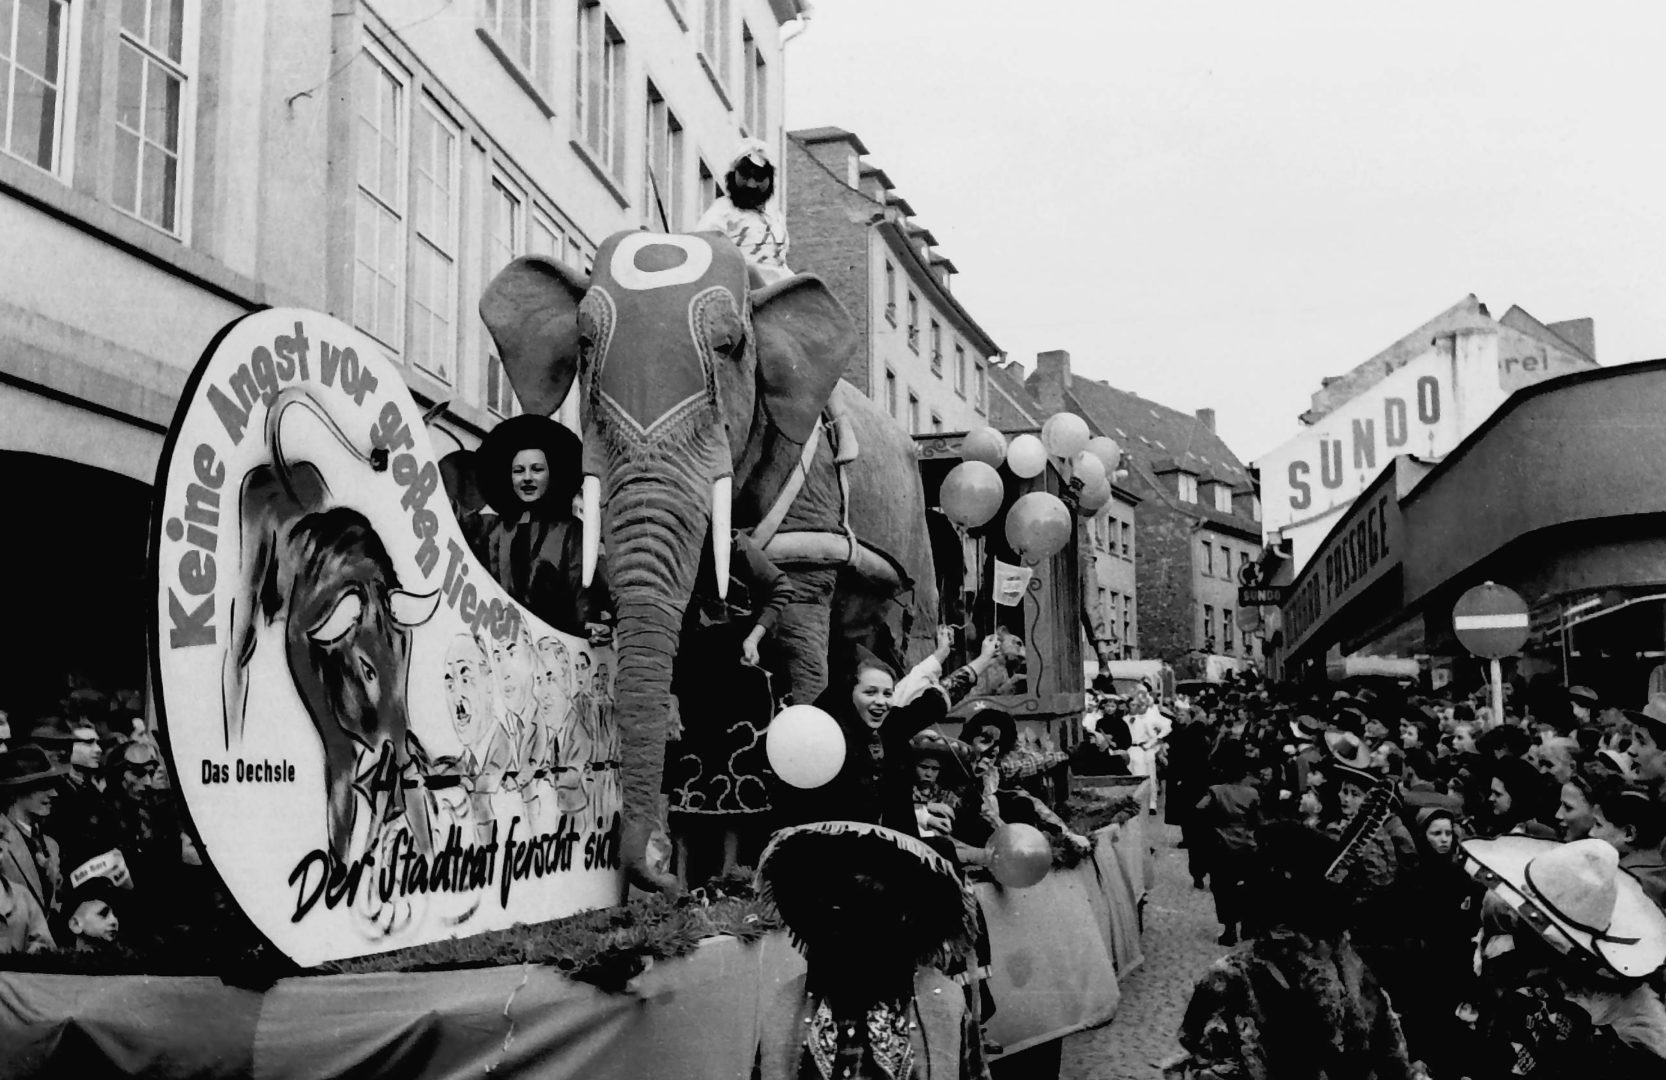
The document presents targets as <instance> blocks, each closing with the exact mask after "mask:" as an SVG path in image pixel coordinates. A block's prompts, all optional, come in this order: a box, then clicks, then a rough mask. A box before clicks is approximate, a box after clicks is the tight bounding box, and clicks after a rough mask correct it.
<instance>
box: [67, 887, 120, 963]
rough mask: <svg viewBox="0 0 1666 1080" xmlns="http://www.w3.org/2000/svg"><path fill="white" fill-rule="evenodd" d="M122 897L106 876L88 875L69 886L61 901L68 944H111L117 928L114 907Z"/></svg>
mask: <svg viewBox="0 0 1666 1080" xmlns="http://www.w3.org/2000/svg"><path fill="white" fill-rule="evenodd" d="M123 899H124V897H123V896H122V893H121V890H120V889H118V888H117V887H116V885H115V883H114V882H112V881H111V880H110V879H109V878H106V877H99V876H94V877H90V878H88V879H87V880H86V881H84V882H82V883H81V884H80V885H78V886H76V887H75V888H74V889H73V890H71V892H70V895H69V900H68V901H66V902H65V904H64V912H65V914H66V915H67V918H66V919H65V920H64V928H65V929H66V930H67V931H68V934H67V935H66V936H67V937H68V939H69V941H70V943H71V948H75V949H80V950H90V949H102V948H105V947H107V946H109V945H112V944H114V943H115V942H116V940H117V935H118V934H119V933H120V932H121V920H120V919H119V918H118V917H117V916H116V908H117V907H119V906H120V905H121V902H122V900H123Z"/></svg>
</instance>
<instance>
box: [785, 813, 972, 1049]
mask: <svg viewBox="0 0 1666 1080" xmlns="http://www.w3.org/2000/svg"><path fill="white" fill-rule="evenodd" d="M758 887H759V891H760V892H761V894H762V895H763V897H764V898H765V899H766V900H768V901H769V902H771V903H773V904H774V905H775V907H776V909H777V910H778V911H779V912H780V914H781V919H782V921H783V922H785V923H786V925H787V930H788V932H789V933H790V934H791V936H792V939H793V942H794V944H796V945H797V946H798V948H799V949H800V951H802V952H803V953H804V959H805V962H806V971H805V973H804V975H802V976H800V977H798V978H796V979H792V980H790V981H788V982H786V983H784V984H783V985H782V986H781V987H780V989H779V990H778V991H777V992H776V993H775V994H774V995H773V996H772V997H771V998H770V999H769V1000H767V1001H766V1002H765V1003H764V1009H763V1016H762V1018H761V1028H760V1045H759V1053H758V1071H757V1075H759V1076H760V1077H762V1078H763V1080H796V1078H799V1077H806V1076H810V1077H817V1076H819V1077H844V1076H851V1077H874V1076H887V1077H895V1078H898V1080H901V1078H903V1077H913V1076H934V1077H943V1078H956V1077H970V1076H975V1075H978V1072H979V1061H978V1052H979V1049H980V1046H981V1044H980V1041H979V1038H978V1035H977V1023H976V1020H975V1019H974V1018H973V1016H972V1014H971V1010H970V1009H969V1008H968V1005H967V998H966V995H965V994H964V993H963V992H962V991H961V988H960V987H959V986H957V985H956V984H955V983H953V982H951V981H950V980H949V979H948V978H947V977H946V976H944V974H943V973H942V970H941V967H942V965H943V964H945V963H947V962H948V961H949V959H950V958H951V957H954V956H956V955H960V954H964V952H965V951H966V950H967V949H968V948H969V947H970V945H971V942H972V940H973V938H974V936H975V934H976V925H977V923H976V920H977V910H976V905H977V901H976V899H975V898H973V897H972V895H971V894H970V893H969V892H967V891H966V890H965V889H963V888H962V887H961V882H960V879H959V877H958V876H957V875H956V874H955V870H954V867H953V866H951V865H950V864H949V862H948V860H946V859H944V858H943V857H942V856H941V855H938V854H937V853H936V852H934V851H932V850H931V849H930V848H929V847H927V846H926V845H925V844H923V843H921V842H920V841H919V840H916V839H914V838H913V837H911V836H905V835H903V834H902V833H899V832H897V831H895V830H893V829H887V828H885V827H883V826H879V825H872V824H869V823H867V822H858V821H822V822H816V823H814V824H810V825H800V826H797V827H795V828H790V829H783V830H781V831H780V832H778V833H776V834H775V836H774V838H773V839H771V840H770V842H769V846H768V847H766V848H765V849H764V853H763V856H762V857H761V858H760V860H759V863H758Z"/></svg>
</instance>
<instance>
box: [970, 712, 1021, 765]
mask: <svg viewBox="0 0 1666 1080" xmlns="http://www.w3.org/2000/svg"><path fill="white" fill-rule="evenodd" d="M985 727H993V728H994V729H995V731H996V742H995V745H996V748H997V750H998V752H999V753H1002V754H1004V753H1006V752H1007V751H1009V750H1011V749H1012V748H1013V747H1015V746H1017V745H1018V723H1017V721H1015V720H1013V718H1012V715H1011V714H1010V713H1008V712H1006V711H1005V710H1003V709H998V708H996V707H995V706H993V705H987V704H985V705H982V706H981V707H980V708H978V709H977V711H975V712H973V713H972V715H970V716H968V717H967V718H966V722H965V723H964V724H962V725H961V728H960V740H961V741H962V742H965V743H970V742H971V741H972V738H971V737H972V736H973V735H974V734H975V733H976V732H977V731H978V730H979V729H980V728H985Z"/></svg>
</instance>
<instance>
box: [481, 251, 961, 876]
mask: <svg viewBox="0 0 1666 1080" xmlns="http://www.w3.org/2000/svg"><path fill="white" fill-rule="evenodd" d="M480 313H481V317H482V318H483V319H484V321H485V323H486V326H487V328H488V330H489V331H490V332H491V335H492V338H493V341H494V342H495V343H496V345H497V347H498V352H499V355H500V356H501V358H502V360H503V364H504V370H505V372H506V373H507V374H508V377H509V380H510V382H511V384H512V385H513V386H514V388H515V392H516V394H517V395H518V396H519V398H520V401H521V403H522V405H523V407H524V408H525V409H526V410H527V411H528V412H538V413H546V414H547V413H549V412H551V411H553V410H554V409H555V408H556V407H557V406H559V405H560V403H561V402H562V401H563V400H564V399H565V398H566V396H567V392H568V390H569V389H570V388H571V386H572V384H573V380H574V379H575V377H576V378H577V379H578V380H579V389H580V401H581V415H582V417H583V428H584V430H583V436H584V471H585V480H584V501H585V514H584V518H585V530H586V532H585V547H584V550H585V561H586V567H587V572H588V567H589V566H591V565H593V559H594V553H595V551H596V550H597V545H598V542H601V543H605V545H606V550H607V555H608V576H609V585H610V587H611V589H612V591H613V597H614V602H615V607H616V609H617V610H616V616H617V624H616V629H615V633H616V636H615V645H616V647H617V651H618V668H617V673H616V678H615V693H616V707H615V715H616V717H617V718H618V723H619V729H620V734H621V740H622V747H621V750H622V759H623V760H622V765H621V771H622V774H623V776H622V779H623V781H624V795H625V813H624V833H623V836H622V838H621V856H622V858H623V859H624V862H625V867H626V870H627V871H628V873H629V874H630V877H631V879H632V881H633V882H634V883H636V884H638V885H641V886H644V887H650V888H668V887H672V886H673V885H674V879H672V878H671V877H670V876H669V874H668V873H667V871H666V868H665V866H664V864H663V861H662V860H663V858H664V857H665V856H666V855H668V853H669V847H668V845H666V844H665V843H664V833H663V826H662V823H661V821H660V812H659V794H660V784H661V779H662V775H663V771H664V765H665V741H666V737H667V734H668V726H669V720H670V716H671V676H672V663H673V658H674V656H675V653H676V650H677V643H678V635H679V633H680V630H681V627H682V622H683V614H684V610H685V609H686V607H687V605H688V602H689V598H690V595H691V593H692V591H693V588H694V585H695V578H696V574H697V571H698V569H699V564H700V561H701V554H702V552H701V545H702V544H706V543H710V544H711V545H712V546H713V558H714V565H715V566H716V567H717V569H718V573H717V580H718V581H719V582H727V579H728V574H727V567H728V562H729V544H730V529H731V527H733V528H736V529H742V530H747V531H750V532H751V533H752V535H753V537H754V539H755V540H758V541H760V542H762V543H763V545H764V549H765V551H766V553H767V554H769V555H770V557H771V558H772V559H773V560H774V561H775V562H776V563H777V564H778V565H780V566H781V568H782V569H783V570H786V571H788V572H789V573H790V574H792V575H793V576H794V579H795V594H796V595H797V596H798V597H800V598H801V602H799V603H795V604H794V605H793V606H792V608H791V609H790V610H789V613H788V616H787V617H786V618H784V619H783V622H782V627H781V628H780V630H779V636H780V637H781V639H782V643H783V647H784V648H786V649H787V650H788V651H789V654H790V656H791V658H792V659H791V664H790V672H791V678H792V681H793V683H794V685H793V690H792V692H793V694H794V697H795V698H796V699H797V700H799V701H809V700H811V699H812V698H813V697H814V696H815V694H816V692H818V691H819V690H820V689H821V686H822V685H823V684H825V682H826V680H827V671H828V658H829V655H830V654H831V655H833V656H834V657H835V659H837V658H838V657H839V656H840V654H841V650H843V649H848V648H849V644H848V642H849V639H850V637H851V636H859V637H861V638H863V639H864V640H865V641H866V642H868V643H872V644H878V645H882V646H885V645H888V646H890V649H891V651H892V652H893V653H894V654H898V655H906V656H907V657H908V658H909V659H913V658H916V657H918V656H919V655H921V654H922V653H923V652H925V651H929V649H930V639H931V637H932V634H933V630H934V625H933V621H934V619H935V617H936V604H937V600H936V590H935V584H934V579H933V574H932V570H931V561H930V560H931V549H930V543H929V540H928V538H927V535H926V522H925V507H924V497H923V494H922V492H921V488H920V481H919V474H918V470H917V467H916V463H915V453H914V447H913V443H912V440H911V439H909V437H908V436H907V435H906V434H905V433H903V432H902V431H901V430H900V429H899V428H898V427H897V425H896V424H895V423H894V422H892V421H891V420H890V419H889V418H888V417H886V416H885V415H884V414H883V413H882V412H881V411H880V410H879V409H878V407H877V406H876V405H875V404H874V403H873V402H871V401H869V400H868V399H867V398H865V397H863V396H862V395H861V394H860V393H859V392H858V391H856V390H855V389H853V388H852V387H851V386H850V385H849V384H847V383H844V382H842V381H841V375H842V374H843V372H844V371H845V367H846V364H847V362H848V361H849V360H850V358H851V357H852V356H853V355H854V354H855V351H856V349H857V347H858V345H859V341H858V337H857V334H856V331H855V327H854V324H853V322H852V320H851V318H850V315H849V313H848V312H847V311H846V310H845V308H844V307H843V305H841V304H840V303H839V301H838V300H837V299H836V298H835V297H834V296H833V295H832V294H831V293H830V292H829V291H828V290H827V288H826V286H825V285H823V283H822V282H821V281H820V280H819V279H818V278H815V277H813V276H810V275H805V274H800V275H797V276H795V277H790V278H787V279H785V280H782V281H777V282H774V283H771V284H769V285H767V286H762V285H761V284H760V282H759V281H758V280H757V278H756V276H755V275H752V274H750V273H749V271H748V268H747V266H746V263H745V262H744V260H743V259H742V258H741V255H740V252H739V251H738V250H737V249H736V248H735V247H734V245H733V244H731V243H730V242H729V241H728V240H726V239H724V238H723V237H721V236H719V235H717V234H714V233H700V234H695V235H668V234H663V233H648V232H622V233H617V234H615V235H613V236H611V237H609V238H608V239H607V240H606V241H605V242H604V243H603V244H602V245H601V248H600V249H599V250H598V251H597V253H596V262H595V270H594V272H593V275H592V276H591V277H590V278H586V277H585V276H584V275H582V274H580V273H578V272H577V271H575V270H573V269H572V268H571V267H568V266H565V265H563V264H561V263H559V262H556V261H554V260H551V259H548V258H544V257H541V256H529V257H525V258H520V259H516V260H515V261H514V262H512V263H511V264H510V265H509V266H508V267H506V268H505V269H504V270H503V271H502V273H500V274H499V275H498V276H497V277H496V278H495V279H494V280H493V281H492V282H491V284H490V285H489V286H488V287H487V289H486V291H485V293H484V295H483V296H482V298H481V301H480ZM852 454H854V455H855V456H854V459H852ZM598 521H599V524H600V536H599V537H598V535H597V533H596V525H597V523H598ZM858 533H859V534H860V540H858V539H857V536H856V534H858ZM835 584H837V588H838V591H839V593H840V595H839V598H838V604H837V610H839V611H840V612H841V613H842V614H843V616H844V617H845V619H846V621H852V620H853V621H856V622H860V623H864V624H865V625H860V626H848V627H841V628H839V631H840V632H839V633H836V634H833V633H830V619H831V614H830V613H831V611H832V610H833V609H834V599H835V598H834V592H835ZM887 639H889V640H887ZM722 707H723V706H722V703H721V702H711V703H708V704H705V705H704V707H702V703H699V702H690V703H685V707H684V715H685V717H687V718H688V719H690V720H691V721H692V720H694V719H695V718H697V717H699V716H700V715H702V713H703V712H704V711H706V710H720V709H721V708H722Z"/></svg>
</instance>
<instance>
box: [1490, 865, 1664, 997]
mask: <svg viewBox="0 0 1666 1080" xmlns="http://www.w3.org/2000/svg"><path fill="white" fill-rule="evenodd" d="M1595 845H1601V847H1596V846H1595ZM1462 848H1463V853H1464V869H1465V870H1466V871H1467V872H1468V873H1469V875H1470V876H1471V877H1473V878H1475V880H1477V881H1479V882H1480V883H1481V884H1483V885H1485V886H1486V887H1487V888H1488V889H1491V890H1492V892H1493V893H1494V895H1496V896H1497V897H1498V898H1499V899H1501V900H1503V901H1504V902H1505V903H1507V904H1509V905H1510V907H1512V908H1514V909H1515V911H1516V912H1517V914H1518V915H1519V916H1520V917H1521V919H1522V921H1523V922H1525V923H1526V924H1527V925H1528V926H1530V927H1532V928H1533V930H1534V931H1535V932H1537V933H1538V935H1539V936H1540V937H1542V938H1544V940H1545V941H1546V942H1548V943H1549V944H1550V945H1551V946H1552V947H1554V948H1556V949H1557V950H1558V951H1560V952H1562V953H1564V954H1566V955H1568V956H1570V957H1573V958H1575V959H1578V960H1580V961H1582V962H1585V963H1587V964H1589V965H1590V966H1591V968H1592V970H1594V971H1595V972H1597V973H1599V974H1605V975H1608V976H1610V977H1613V976H1619V977H1621V978H1625V979H1643V978H1647V977H1648V976H1650V975H1652V974H1653V973H1654V972H1656V971H1658V970H1660V967H1661V965H1662V964H1666V913H1662V912H1661V910H1660V908H1658V907H1656V906H1655V904H1654V901H1652V900H1650V899H1649V898H1648V895H1647V894H1646V893H1644V891H1643V886H1642V884H1641V883H1640V882H1638V880H1637V879H1636V878H1635V877H1633V876H1632V875H1631V873H1630V872H1629V871H1627V870H1625V869H1623V868H1621V867H1619V865H1618V863H1619V853H1618V852H1616V851H1614V849H1613V847H1612V846H1611V845H1609V844H1608V843H1607V842H1606V841H1603V840H1596V839H1589V840H1575V841H1572V842H1571V843H1566V844H1564V843H1559V842H1557V841H1555V840H1540V839H1537V838H1534V837H1530V836H1500V837H1497V838H1496V839H1493V840H1465V841H1464V842H1463V844H1462ZM1603 849H1606V850H1603ZM1610 897H1612V899H1611V900H1610Z"/></svg>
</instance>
